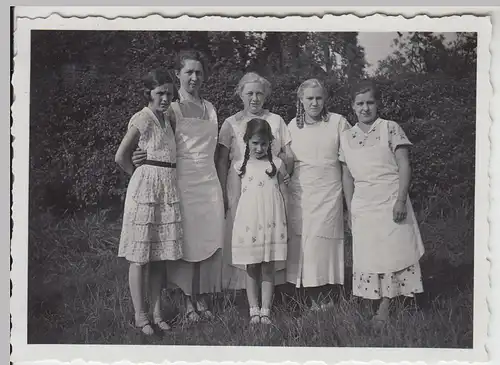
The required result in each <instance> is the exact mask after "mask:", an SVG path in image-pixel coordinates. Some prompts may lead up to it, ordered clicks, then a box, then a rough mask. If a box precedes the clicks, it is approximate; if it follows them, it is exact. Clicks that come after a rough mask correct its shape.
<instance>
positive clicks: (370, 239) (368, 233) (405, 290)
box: [339, 81, 424, 325]
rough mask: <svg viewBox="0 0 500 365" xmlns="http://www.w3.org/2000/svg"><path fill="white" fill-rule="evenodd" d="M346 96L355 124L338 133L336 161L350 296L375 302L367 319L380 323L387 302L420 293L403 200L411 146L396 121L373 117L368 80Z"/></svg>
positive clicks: (374, 101)
mask: <svg viewBox="0 0 500 365" xmlns="http://www.w3.org/2000/svg"><path fill="white" fill-rule="evenodd" d="M351 97H352V107H353V109H354V112H355V114H356V116H357V118H358V123H357V124H356V125H355V126H354V127H352V128H351V129H349V130H347V131H344V132H342V134H341V137H340V156H339V159H340V161H342V162H343V174H342V178H343V188H344V194H345V198H346V202H347V207H348V210H349V214H350V218H351V219H350V221H351V225H352V235H353V294H354V295H356V296H360V297H363V298H367V299H372V300H377V299H380V305H379V308H378V311H377V314H376V315H375V316H374V318H373V320H374V322H375V323H374V324H376V325H381V324H383V323H384V322H385V321H386V320H387V319H388V317H389V309H390V303H391V298H395V297H397V296H400V295H403V296H409V297H413V296H414V295H415V294H416V293H421V292H422V291H423V287H422V277H421V273H420V266H419V259H420V257H421V256H422V255H423V253H424V247H423V244H422V239H421V237H420V231H419V228H418V224H417V221H416V219H415V214H414V212H413V208H412V205H411V202H410V200H409V198H408V188H409V186H410V176H411V168H410V163H409V158H408V148H409V147H410V146H411V143H410V141H409V140H408V138H407V137H406V135H405V133H404V131H403V129H402V128H401V127H400V126H399V125H398V124H397V123H396V122H393V121H389V120H385V119H382V118H379V117H378V114H377V106H378V102H379V100H380V98H379V95H378V91H377V88H376V87H375V85H374V84H373V83H372V82H370V81H363V82H360V83H359V84H358V85H356V86H355V87H354V88H353V90H352V93H351Z"/></svg>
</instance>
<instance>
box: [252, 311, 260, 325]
mask: <svg viewBox="0 0 500 365" xmlns="http://www.w3.org/2000/svg"><path fill="white" fill-rule="evenodd" d="M258 323H260V308H259V307H250V324H258Z"/></svg>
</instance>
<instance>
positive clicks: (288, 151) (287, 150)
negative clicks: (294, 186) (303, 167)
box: [278, 143, 295, 175]
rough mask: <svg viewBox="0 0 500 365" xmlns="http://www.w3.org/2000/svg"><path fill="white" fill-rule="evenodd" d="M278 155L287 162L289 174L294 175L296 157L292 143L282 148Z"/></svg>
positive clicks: (286, 166)
mask: <svg viewBox="0 0 500 365" xmlns="http://www.w3.org/2000/svg"><path fill="white" fill-rule="evenodd" d="M278 157H279V158H281V160H282V161H283V163H284V164H285V168H286V171H287V172H288V175H292V174H293V168H294V163H295V161H294V160H295V159H294V155H293V151H292V148H291V147H290V143H289V144H287V145H286V146H284V147H283V148H282V149H281V152H280V153H279V155H278Z"/></svg>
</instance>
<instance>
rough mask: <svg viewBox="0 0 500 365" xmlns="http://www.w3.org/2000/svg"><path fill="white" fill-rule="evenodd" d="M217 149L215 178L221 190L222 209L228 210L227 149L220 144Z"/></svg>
mask: <svg viewBox="0 0 500 365" xmlns="http://www.w3.org/2000/svg"><path fill="white" fill-rule="evenodd" d="M217 149H218V150H219V151H218V153H217V155H218V156H217V163H216V165H215V166H216V169H217V176H218V177H219V181H220V186H221V188H222V195H223V197H224V208H225V210H227V209H228V198H227V189H226V184H227V174H228V170H229V148H227V147H226V146H223V145H221V144H219V145H218V147H217Z"/></svg>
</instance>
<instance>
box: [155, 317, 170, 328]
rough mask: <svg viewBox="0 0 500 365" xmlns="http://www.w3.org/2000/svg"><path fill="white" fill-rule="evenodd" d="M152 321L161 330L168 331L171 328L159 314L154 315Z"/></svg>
mask: <svg viewBox="0 0 500 365" xmlns="http://www.w3.org/2000/svg"><path fill="white" fill-rule="evenodd" d="M153 323H154V324H155V325H156V326H158V328H159V329H161V330H162V331H170V330H171V329H172V327H170V325H169V324H168V323H167V322H165V320H163V318H162V317H161V316H159V315H155V316H154V319H153Z"/></svg>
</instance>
